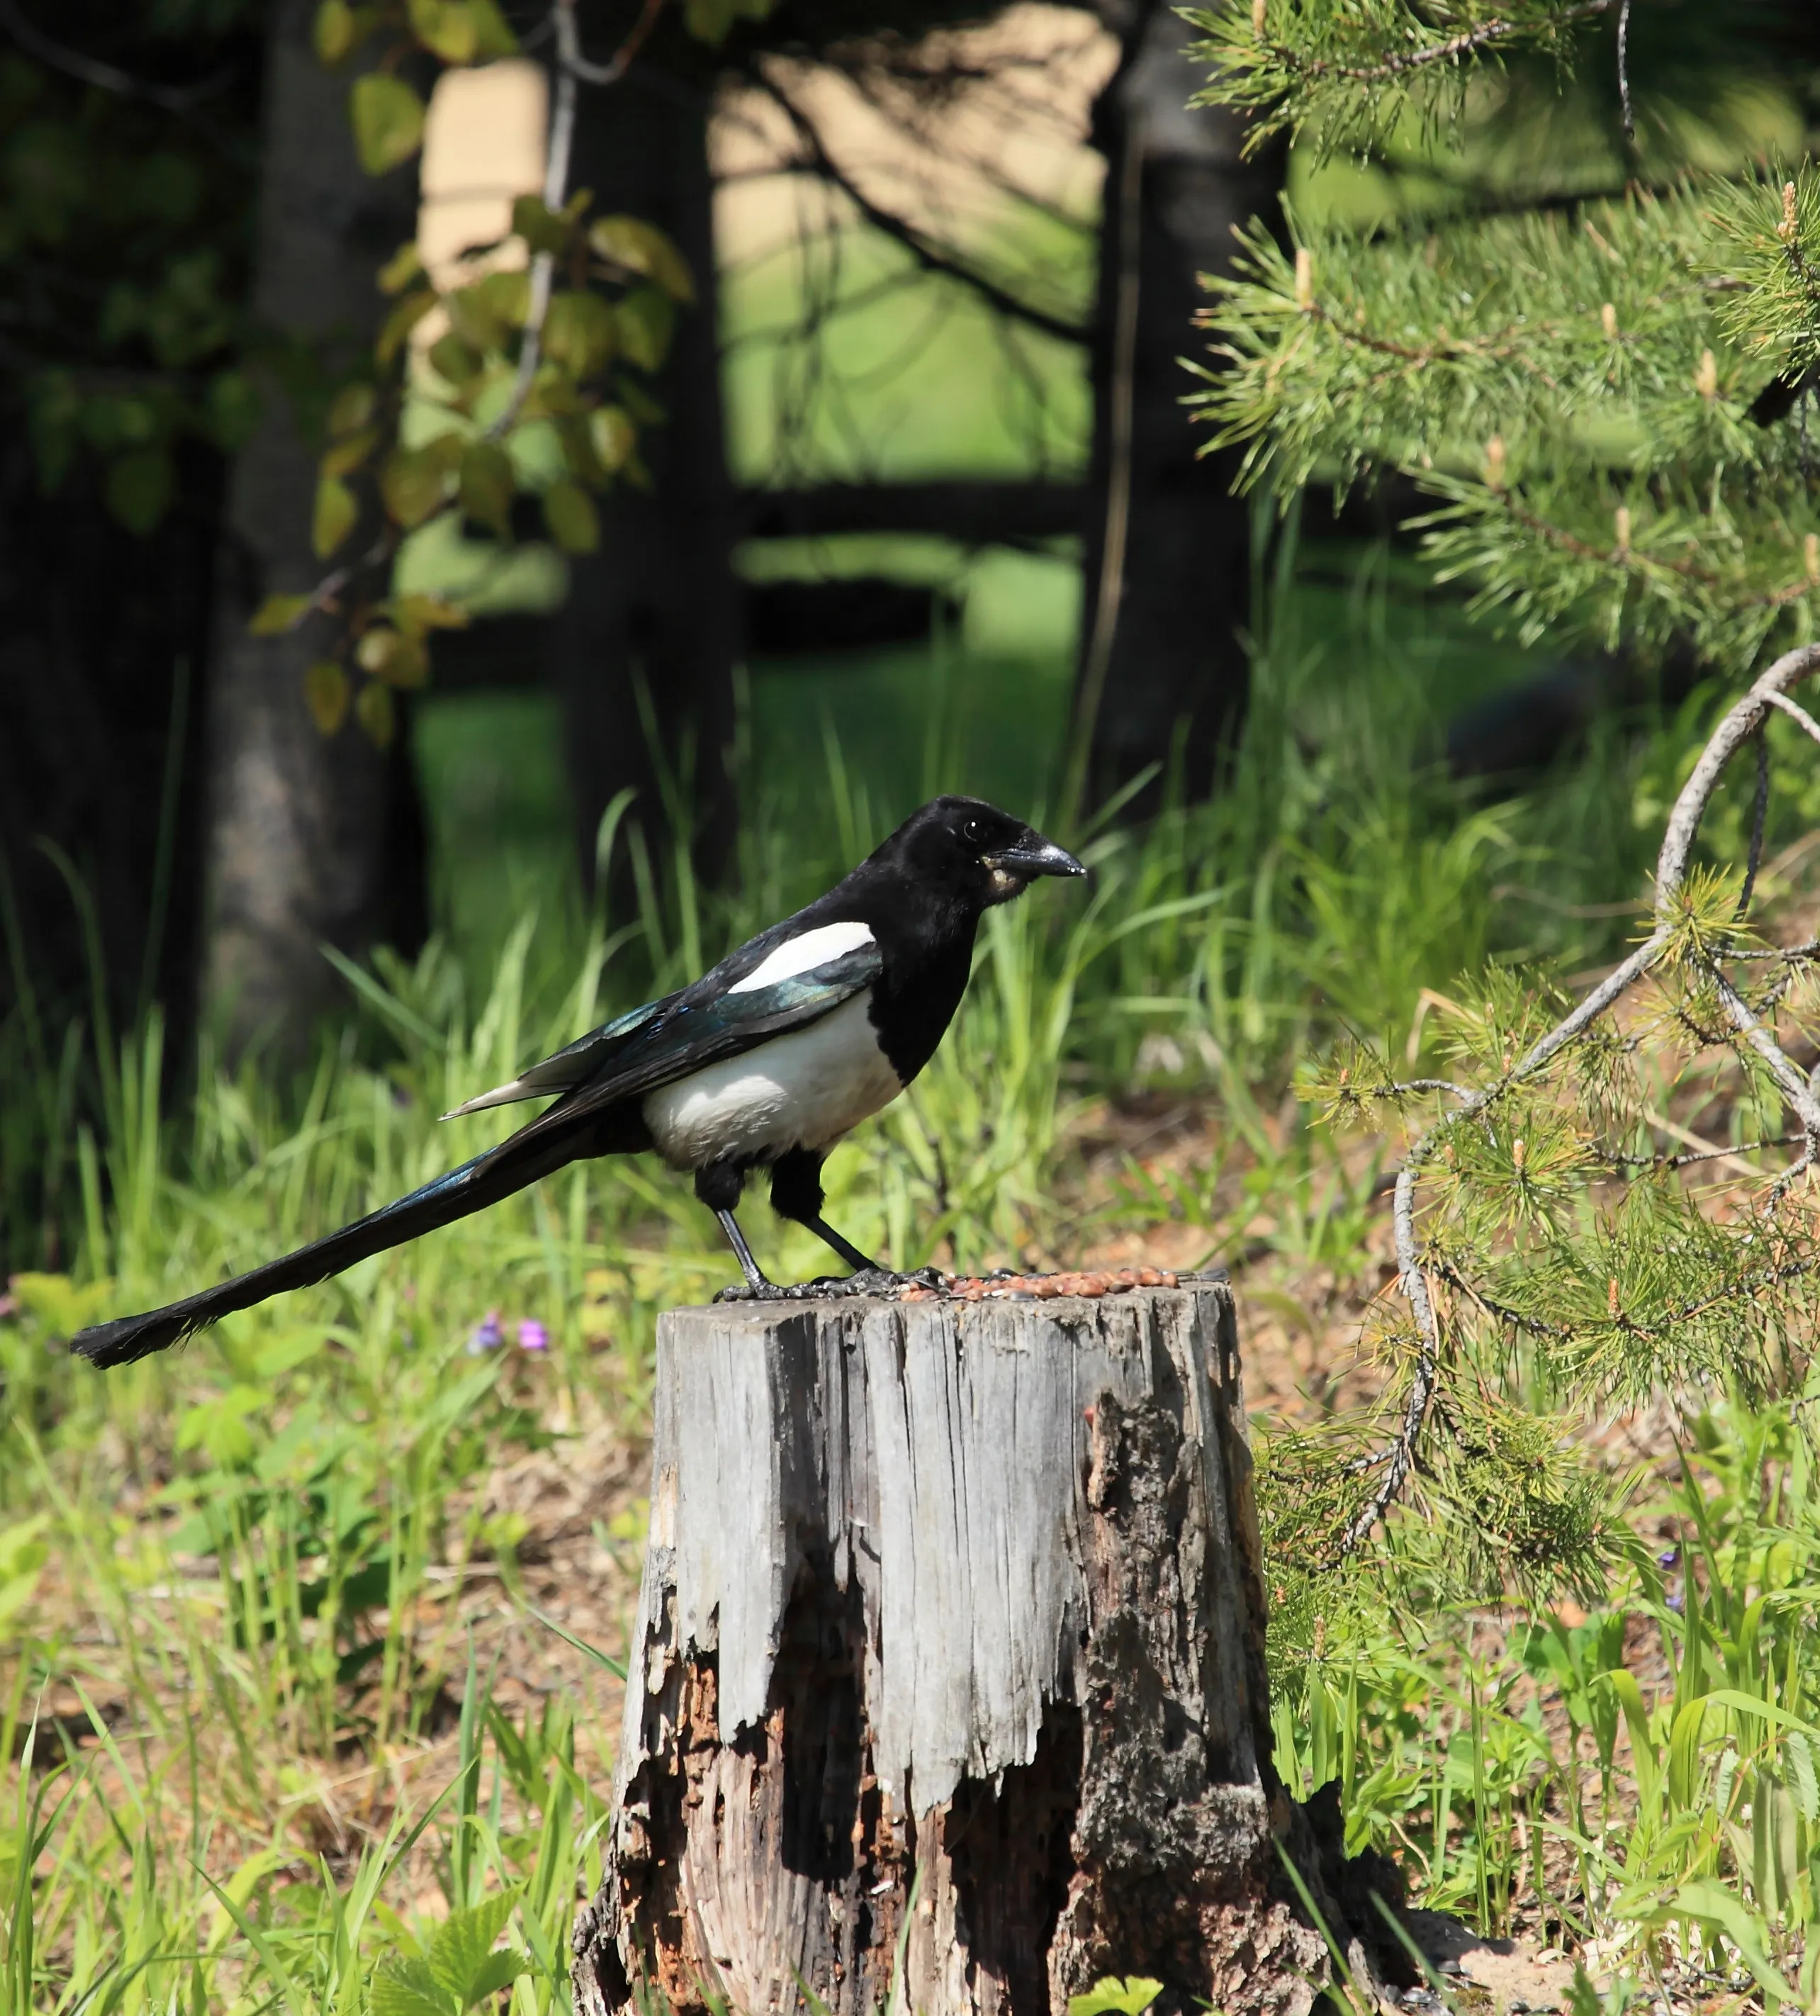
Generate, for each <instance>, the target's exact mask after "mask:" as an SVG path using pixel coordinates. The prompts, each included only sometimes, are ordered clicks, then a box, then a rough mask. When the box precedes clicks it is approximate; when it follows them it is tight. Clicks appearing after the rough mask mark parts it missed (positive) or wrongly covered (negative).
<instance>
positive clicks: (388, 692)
mask: <svg viewBox="0 0 1820 2016" xmlns="http://www.w3.org/2000/svg"><path fill="white" fill-rule="evenodd" d="M354 719H355V720H356V721H358V722H359V723H360V725H361V729H362V730H363V732H364V733H365V736H366V739H367V740H368V741H369V742H370V743H372V745H373V747H375V748H376V749H390V747H391V746H392V736H394V733H396V732H397V725H398V715H397V708H396V707H394V705H393V704H392V689H391V688H390V686H381V685H380V684H379V682H378V680H376V679H369V680H368V681H367V682H366V684H365V686H362V687H361V689H360V695H359V697H358V699H357V700H355V701H354Z"/></svg>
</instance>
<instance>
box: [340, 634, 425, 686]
mask: <svg viewBox="0 0 1820 2016" xmlns="http://www.w3.org/2000/svg"><path fill="white" fill-rule="evenodd" d="M354 656H355V657H357V658H358V659H359V661H360V663H361V669H362V671H369V672H371V673H372V675H373V677H374V678H375V679H383V681H384V682H385V683H386V684H387V686H401V687H405V688H407V689H409V688H412V687H415V686H422V685H423V682H424V681H425V680H426V679H428V678H429V677H430V653H429V652H428V651H427V650H426V649H425V648H424V643H423V638H422V637H421V636H420V635H419V636H415V637H413V636H410V635H408V634H407V633H406V632H404V631H402V630H394V629H393V628H391V627H390V625H387V624H376V625H374V626H373V628H372V629H370V630H369V631H368V632H366V634H365V636H363V637H362V638H361V640H360V642H359V643H358V644H357V645H356V646H354Z"/></svg>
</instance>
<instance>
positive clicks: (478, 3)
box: [468, 0, 518, 63]
mask: <svg viewBox="0 0 1820 2016" xmlns="http://www.w3.org/2000/svg"><path fill="white" fill-rule="evenodd" d="M468 12H469V13H470V14H472V15H473V17H474V56H475V59H476V60H477V62H480V63H489V62H491V61H492V60H493V59H495V57H498V56H516V55H517V54H518V38H517V36H516V35H515V34H513V32H512V30H511V28H510V27H509V26H508V25H507V23H506V20H505V16H504V15H503V14H502V13H500V11H499V9H498V6H497V5H495V0H468Z"/></svg>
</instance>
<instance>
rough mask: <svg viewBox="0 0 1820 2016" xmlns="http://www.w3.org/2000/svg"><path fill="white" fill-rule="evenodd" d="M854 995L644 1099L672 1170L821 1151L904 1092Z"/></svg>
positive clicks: (862, 1003) (654, 1135)
mask: <svg viewBox="0 0 1820 2016" xmlns="http://www.w3.org/2000/svg"><path fill="white" fill-rule="evenodd" d="M866 1000H867V996H866V995H865V994H863V993H861V994H856V995H854V996H853V998H852V999H851V1000H848V1001H843V1002H842V1003H841V1004H840V1006H839V1007H838V1008H836V1009H835V1010H833V1012H832V1013H829V1014H826V1015H824V1016H823V1017H822V1019H821V1020H820V1021H818V1022H811V1024H809V1026H808V1027H807V1028H806V1029H793V1030H792V1031H790V1034H789V1035H787V1036H773V1037H772V1039H771V1041H770V1042H768V1043H761V1044H760V1045H759V1046H758V1047H757V1049H752V1050H748V1051H746V1053H745V1054H744V1056H743V1057H729V1058H728V1060H727V1061H726V1062H725V1064H710V1065H708V1066H707V1067H706V1068H705V1069H703V1070H702V1071H696V1073H695V1074H694V1075H692V1077H689V1078H679V1079H678V1081H677V1082H676V1083H675V1084H674V1085H660V1086H659V1087H658V1089H656V1091H655V1092H651V1093H646V1095H645V1124H646V1126H648V1127H649V1129H650V1130H651V1134H652V1138H653V1139H654V1140H655V1141H656V1144H657V1152H658V1154H660V1155H661V1156H662V1157H664V1161H667V1163H668V1164H669V1165H670V1166H671V1168H673V1169H701V1168H707V1165H709V1164H710V1162H717V1161H721V1159H722V1158H723V1157H732V1159H734V1160H736V1161H769V1160H771V1159H772V1157H775V1156H778V1155H781V1154H785V1153H786V1152H787V1151H788V1150H790V1149H792V1148H825V1147H828V1146H829V1143H832V1142H834V1141H836V1140H838V1139H840V1136H842V1135H843V1134H844V1133H846V1132H847V1130H848V1129H850V1128H853V1127H857V1126H858V1125H859V1123H860V1122H861V1121H862V1120H864V1119H865V1118H866V1117H867V1116H868V1115H869V1114H874V1113H876V1112H877V1111H878V1110H879V1107H882V1106H887V1105H889V1104H890V1102H891V1101H892V1100H894V1099H895V1098H896V1097H897V1094H898V1093H900V1092H901V1091H902V1090H903V1089H904V1088H903V1086H902V1085H901V1084H900V1082H898V1078H897V1073H896V1072H895V1071H893V1070H892V1068H891V1067H890V1064H889V1062H888V1061H887V1059H886V1057H885V1055H884V1053H883V1051H882V1050H881V1049H879V1045H878V1039H877V1036H876V1035H875V1033H874V1031H873V1029H872V1024H871V1022H870V1021H869V1020H868V1019H867V1016H866Z"/></svg>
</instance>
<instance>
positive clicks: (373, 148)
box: [348, 70, 423, 175]
mask: <svg viewBox="0 0 1820 2016" xmlns="http://www.w3.org/2000/svg"><path fill="white" fill-rule="evenodd" d="M348 110H349V113H350V114H351V117H352V118H353V121H354V146H355V148H356V149H358V153H359V155H360V164H361V167H363V168H365V170H366V171H367V173H368V174H369V175H383V174H384V173H385V172H386V171H387V169H388V168H395V167H397V166H398V164H400V163H401V161H408V160H410V158H411V157H412V155H413V154H414V153H416V151H417V149H418V148H419V146H421V145H422V144H423V99H421V98H419V96H418V95H417V94H416V92H415V91H413V90H412V88H411V86H410V85H408V84H407V83H406V82H405V80H404V79H403V78H402V77H390V76H388V75H387V74H385V73H384V72H383V71H381V70H369V71H368V72H367V74H366V75H365V77H356V78H355V79H354V88H353V89H352V90H351V92H349V93H348Z"/></svg>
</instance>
